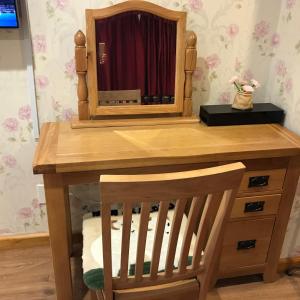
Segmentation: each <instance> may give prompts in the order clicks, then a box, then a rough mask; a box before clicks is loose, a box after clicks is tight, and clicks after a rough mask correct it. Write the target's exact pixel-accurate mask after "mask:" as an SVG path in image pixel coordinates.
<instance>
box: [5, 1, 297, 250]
mask: <svg viewBox="0 0 300 300" xmlns="http://www.w3.org/2000/svg"><path fill="white" fill-rule="evenodd" d="M117 2H118V1H107V0H102V1H100V0H72V1H71V0H28V4H29V15H30V22H31V28H32V38H33V47H34V60H35V76H36V88H37V102H38V111H39V118H40V123H43V122H45V121H55V120H57V121H60V120H69V119H70V117H71V116H72V115H73V114H74V113H75V112H76V89H75V86H76V76H75V66H74V58H73V57H74V48H73V47H74V46H73V35H74V33H75V32H76V31H77V30H78V29H82V30H83V31H85V20H84V9H85V8H96V7H105V6H109V5H112V4H114V3H117ZM153 2H155V3H157V4H160V5H162V6H165V7H168V8H171V9H176V10H184V11H187V12H188V20H187V28H188V29H191V30H194V31H195V32H196V33H197V36H198V61H197V70H196V72H195V75H194V93H193V102H194V111H195V113H198V110H199V105H200V104H207V103H210V104H214V103H230V102H232V100H233V97H234V90H233V89H232V87H231V86H230V85H229V84H228V80H229V79H230V78H231V77H232V76H233V75H235V74H238V75H240V76H241V77H243V78H245V79H250V78H252V77H255V78H256V79H257V80H259V81H260V82H261V84H262V87H261V88H260V89H259V90H257V93H256V96H255V101H256V102H260V101H261V102H263V101H266V100H269V101H272V102H275V103H277V104H279V106H283V107H284V108H285V109H286V111H287V121H286V124H287V126H288V127H289V128H291V129H292V130H294V131H298V133H299V131H300V128H299V125H296V123H297V122H296V116H297V111H298V112H299V105H298V104H300V99H299V97H298V98H297V97H296V95H297V93H296V92H297V91H296V87H294V88H293V87H292V85H291V82H292V81H293V80H294V81H295V79H294V78H295V76H296V75H297V69H296V67H294V66H296V64H295V59H298V60H299V56H300V54H298V53H299V51H300V42H299V41H297V39H295V36H296V35H295V33H294V32H293V31H292V29H293V28H297V26H296V25H297V22H298V23H299V19H300V9H299V8H300V3H299V2H300V1H299V0H282V1H279V0H277V1H274V0H264V1H260V0H255V1H254V0H214V1H209V0H181V1H180V0H175V1H167V0H159V1H153ZM297 15H298V20H297ZM298 42H299V44H297V43H298ZM0 43H1V46H2V45H5V48H6V49H7V51H6V52H5V55H3V54H2V48H1V54H0V55H1V56H2V60H0V64H1V61H2V64H3V66H2V65H1V70H2V69H3V70H4V69H5V70H6V71H5V72H1V78H0V79H2V80H1V84H3V85H5V86H8V85H9V84H10V85H11V86H12V83H13V87H12V88H11V90H14V93H15V94H16V95H14V98H12V93H11V92H7V91H4V90H2V89H0V93H1V95H0V96H1V99H2V98H6V99H7V100H6V101H7V102H9V106H8V108H7V109H5V111H3V112H1V114H0V117H1V120H0V121H1V124H2V125H3V124H4V122H5V120H6V119H7V118H11V117H12V118H17V119H18V122H20V123H21V122H22V124H23V123H24V125H20V126H19V128H18V129H15V128H14V124H13V122H12V125H10V126H9V128H7V126H4V125H3V126H2V128H1V130H2V131H3V132H4V134H3V135H1V138H0V144H1V145H2V144H5V147H6V149H7V150H6V152H5V151H2V147H1V148H0V149H1V150H0V151H1V153H0V155H2V156H3V155H7V153H8V154H13V155H14V156H13V158H12V159H7V158H5V157H4V159H3V158H2V165H3V167H2V174H1V178H0V183H1V185H0V187H1V186H4V185H5V186H6V185H7V186H9V185H10V186H11V187H14V188H13V189H12V188H2V190H5V191H4V192H2V193H1V194H0V197H2V198H1V202H0V203H1V204H0V205H1V207H0V208H1V210H0V216H1V221H0V230H2V233H5V232H22V231H24V230H25V229H26V230H28V231H37V230H40V229H41V226H40V225H35V224H36V223H35V222H33V216H34V215H35V214H37V212H39V211H42V212H43V210H40V207H39V205H38V203H36V200H34V199H35V197H36V195H35V192H34V185H35V183H36V181H39V180H40V179H37V178H36V177H33V176H32V175H31V170H30V162H31V159H32V153H33V148H34V145H33V140H32V138H31V135H30V133H28V138H27V139H26V142H23V141H22V139H21V138H20V139H19V138H16V141H14V142H13V141H9V142H8V141H7V139H9V138H10V137H11V136H13V137H14V136H16V137H19V136H20V134H21V133H20V132H22V130H23V129H21V128H23V127H24V126H25V125H26V124H27V123H26V122H28V123H29V122H30V120H29V121H27V119H26V118H25V120H19V119H20V118H19V116H18V110H19V109H20V107H22V106H24V105H26V103H24V101H25V100H24V98H23V94H24V92H22V88H23V89H24V86H23V87H20V88H16V86H15V81H18V82H19V84H21V82H23V85H24V84H25V83H24V82H25V81H24V79H23V80H22V81H20V80H18V78H17V74H18V76H19V73H20V72H17V71H16V70H15V69H16V67H15V66H13V64H15V63H14V61H15V55H16V54H15V53H11V51H10V49H11V44H10V43H11V42H10V41H7V40H4V41H0ZM297 45H298V46H297ZM14 51H16V52H17V56H21V53H22V51H21V49H19V50H18V49H14ZM3 57H5V62H6V63H5V65H4V60H3ZM20 60H21V58H20ZM282 61H283V62H284V64H285V65H282ZM8 64H9V65H8ZM20 64H21V65H22V63H21V62H20ZM284 66H286V71H284ZM4 67H5V68H4ZM17 69H19V68H17ZM274 70H276V73H275V71H274ZM282 72H283V73H285V75H284V76H283V75H280V74H281V73H282ZM21 73H22V72H21ZM283 73H282V74H283ZM23 75H24V74H23ZM289 78H291V79H289ZM278 80H279V81H278ZM2 93H4V94H3V95H2ZM10 99H12V101H10ZM25 102H26V101H25ZM297 126H298V127H297ZM11 127H12V128H11ZM24 128H25V127H24ZM12 147H15V148H16V149H18V150H14V151H10V150H11V149H12ZM17 151H19V152H18V153H19V154H17ZM2 152H3V153H2ZM20 153H22V155H20ZM14 159H15V162H14ZM20 166H22V167H20ZM20 168H21V170H22V172H23V173H26V174H27V176H25V177H24V178H23V179H22V180H20V177H18V176H19V175H18V174H19V172H20V170H19V169H20ZM0 170H1V169H0ZM25 170H26V171H25ZM20 182H22V184H20ZM22 185H23V186H26V187H27V189H28V190H29V191H28V192H27V193H26V194H25V193H22V189H23V187H22ZM0 189H1V188H0ZM20 195H23V196H20ZM20 197H21V198H20ZM297 197H298V198H299V196H297ZM72 198H73V199H72V200H73V201H71V202H72V216H73V220H76V222H74V225H73V226H74V228H75V230H79V228H80V215H81V214H82V213H83V212H85V211H88V210H90V209H93V208H94V207H96V206H97V201H98V199H97V192H96V188H95V186H92V187H91V186H86V185H85V186H81V187H79V188H78V187H77V188H73V189H72ZM298 198H297V199H298ZM4 200H5V201H4ZM3 203H4V204H3ZM297 203H298V202H297V201H296V204H295V209H294V211H293V213H292V216H291V222H290V225H289V231H288V235H287V240H286V242H285V249H284V252H283V254H282V256H287V255H294V254H295V253H298V252H297V251H298V250H297V249H298V246H297V243H295V242H294V235H295V224H299V220H298V218H299V216H298V215H299V212H298V209H297V208H298V206H299V205H298V204H297ZM34 207H37V208H34ZM42 214H43V213H42ZM42 219H43V220H45V217H42ZM2 220H4V221H2ZM21 220H22V221H21ZM18 222H19V223H18ZM22 222H23V223H24V224H25V223H29V224H30V225H26V226H25V225H23V226H22ZM37 223H39V222H37ZM18 224H19V225H18ZM43 226H44V225H43ZM44 229H45V228H44ZM298 240H299V244H300V239H298ZM299 254H300V253H299Z"/></svg>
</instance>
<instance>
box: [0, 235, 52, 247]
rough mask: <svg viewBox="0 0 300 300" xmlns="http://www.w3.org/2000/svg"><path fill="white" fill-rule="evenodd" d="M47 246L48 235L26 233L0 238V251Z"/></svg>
mask: <svg viewBox="0 0 300 300" xmlns="http://www.w3.org/2000/svg"><path fill="white" fill-rule="evenodd" d="M45 245H49V233H48V232H40V233H29V234H28V233H27V234H18V235H8V236H7V235H4V236H0V250H4V249H19V248H22V249H24V248H32V247H38V246H45Z"/></svg>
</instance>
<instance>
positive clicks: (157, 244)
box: [150, 201, 169, 280]
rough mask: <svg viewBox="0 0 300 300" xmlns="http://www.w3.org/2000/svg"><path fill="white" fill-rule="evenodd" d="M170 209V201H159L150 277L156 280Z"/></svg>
mask: <svg viewBox="0 0 300 300" xmlns="http://www.w3.org/2000/svg"><path fill="white" fill-rule="evenodd" d="M168 209H169V202H168V201H161V202H160V203H159V212H158V217H157V223H156V229H155V237H154V245H153V252H152V259H151V268H150V278H151V279H152V280H154V279H155V278H156V277H157V272H158V265H159V259H160V253H161V245H162V241H163V236H164V229H165V224H166V219H167V214H168Z"/></svg>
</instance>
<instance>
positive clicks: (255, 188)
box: [238, 169, 286, 194]
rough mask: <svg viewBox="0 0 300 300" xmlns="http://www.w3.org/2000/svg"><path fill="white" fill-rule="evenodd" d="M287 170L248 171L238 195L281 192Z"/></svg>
mask: <svg viewBox="0 0 300 300" xmlns="http://www.w3.org/2000/svg"><path fill="white" fill-rule="evenodd" d="M285 173H286V169H273V170H257V171H248V172H246V173H245V174H244V176H243V179H242V182H241V185H240V189H239V192H238V194H243V193H259V192H265V191H281V190H282V187H283V183H284V178H285Z"/></svg>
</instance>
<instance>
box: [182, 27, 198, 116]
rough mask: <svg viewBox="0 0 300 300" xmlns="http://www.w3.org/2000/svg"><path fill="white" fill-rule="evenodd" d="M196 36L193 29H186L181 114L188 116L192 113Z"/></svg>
mask: <svg viewBox="0 0 300 300" xmlns="http://www.w3.org/2000/svg"><path fill="white" fill-rule="evenodd" d="M196 43H197V36H196V34H195V33H194V32H193V31H188V32H187V35H186V50H185V67H184V71H185V83H184V102H183V116H186V117H189V116H191V115H192V113H193V102H192V91H193V86H192V77H193V73H194V70H195V69H196V63H197V50H196Z"/></svg>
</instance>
